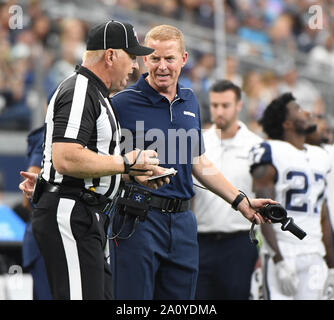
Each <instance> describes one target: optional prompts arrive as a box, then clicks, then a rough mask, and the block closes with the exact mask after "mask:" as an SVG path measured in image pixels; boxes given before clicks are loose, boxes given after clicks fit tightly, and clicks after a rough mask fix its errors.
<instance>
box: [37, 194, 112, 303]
mask: <svg viewBox="0 0 334 320" xmlns="http://www.w3.org/2000/svg"><path fill="white" fill-rule="evenodd" d="M108 220H109V218H108V217H107V216H106V215H105V214H104V213H102V210H101V209H97V208H96V207H91V206H88V205H87V204H85V203H84V202H82V200H80V199H79V198H78V197H76V196H71V195H62V196H60V195H59V194H57V193H49V192H44V193H43V194H42V196H41V198H40V199H39V201H38V203H37V205H36V208H35V209H34V211H33V218H32V227H33V233H34V236H35V238H36V241H37V244H38V246H39V248H40V251H41V253H42V255H43V258H44V261H45V265H46V271H47V276H48V281H49V285H50V289H51V294H52V296H53V298H54V299H71V300H72V299H73V300H81V299H93V300H103V299H111V298H112V280H111V271H110V267H109V264H108V263H107V262H106V259H105V255H104V248H105V245H106V228H107V227H108Z"/></svg>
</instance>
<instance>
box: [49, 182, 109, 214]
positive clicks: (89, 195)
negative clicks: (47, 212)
mask: <svg viewBox="0 0 334 320" xmlns="http://www.w3.org/2000/svg"><path fill="white" fill-rule="evenodd" d="M43 192H52V193H59V194H60V195H61V194H64V195H65V194H68V195H74V196H77V197H79V198H80V199H81V200H82V201H84V202H85V203H86V204H88V205H91V206H97V207H100V206H101V208H102V207H104V206H105V205H106V204H107V203H108V202H110V200H109V199H108V198H107V197H106V196H104V195H100V194H98V193H95V192H93V191H90V190H87V189H84V188H75V187H68V186H63V185H56V184H52V183H49V182H47V181H45V182H44V185H43Z"/></svg>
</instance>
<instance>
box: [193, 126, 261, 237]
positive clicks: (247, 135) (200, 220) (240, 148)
mask: <svg viewBox="0 0 334 320" xmlns="http://www.w3.org/2000/svg"><path fill="white" fill-rule="evenodd" d="M238 123H239V126H240V128H239V130H238V132H237V134H236V135H235V136H234V137H233V138H231V139H220V138H219V137H218V135H217V133H216V126H215V125H213V126H212V127H211V128H210V129H208V130H206V131H204V130H203V132H204V134H203V138H204V143H205V149H206V152H205V154H206V156H207V158H208V159H209V160H210V161H212V162H213V163H214V165H215V166H216V167H217V168H218V169H219V170H220V171H221V172H222V173H223V175H224V176H225V178H226V179H227V180H228V181H229V182H231V183H232V184H233V185H234V186H235V187H236V188H238V189H239V190H242V191H243V192H245V193H246V194H247V196H248V197H249V198H253V197H254V193H253V192H252V177H251V174H250V172H249V160H248V155H249V151H250V149H251V148H252V147H253V146H254V145H256V144H257V143H260V142H261V141H262V138H260V137H259V136H257V135H256V134H254V133H253V132H251V131H250V130H248V128H247V127H246V125H245V124H244V123H242V122H241V121H239V122H238ZM194 182H195V183H197V184H199V182H198V181H197V180H196V179H195V178H194ZM194 190H195V192H196V195H195V197H194V198H193V207H192V209H193V212H194V214H195V216H196V219H197V225H198V232H203V233H205V232H236V231H241V230H249V228H250V223H249V221H248V220H247V219H246V218H244V217H243V216H242V214H241V213H240V212H237V211H235V210H233V209H232V208H231V205H230V204H229V203H227V202H226V201H224V200H223V199H221V198H220V197H218V196H217V195H215V194H214V193H212V192H211V191H208V190H203V189H200V188H198V187H196V186H195V187H194Z"/></svg>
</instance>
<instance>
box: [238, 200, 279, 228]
mask: <svg viewBox="0 0 334 320" xmlns="http://www.w3.org/2000/svg"><path fill="white" fill-rule="evenodd" d="M249 201H250V203H251V205H252V207H250V205H249V203H248V201H247V199H246V198H244V199H243V200H242V201H241V202H240V204H239V205H238V210H239V211H240V212H241V213H242V214H243V216H244V217H245V218H246V219H248V220H249V221H250V222H253V221H254V220H255V222H256V224H263V223H271V221H270V220H269V219H267V218H264V217H262V216H261V214H260V213H258V212H257V211H256V210H258V209H260V208H262V207H264V206H265V205H266V204H277V201H274V200H272V199H262V198H258V199H250V200H249Z"/></svg>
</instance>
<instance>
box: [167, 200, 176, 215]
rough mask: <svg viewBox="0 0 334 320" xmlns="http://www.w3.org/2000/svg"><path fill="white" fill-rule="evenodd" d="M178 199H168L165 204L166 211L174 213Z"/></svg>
mask: <svg viewBox="0 0 334 320" xmlns="http://www.w3.org/2000/svg"><path fill="white" fill-rule="evenodd" d="M178 204H179V203H178V199H170V200H169V201H168V204H167V209H166V211H167V212H169V213H171V212H173V211H176V210H177V207H178Z"/></svg>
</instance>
